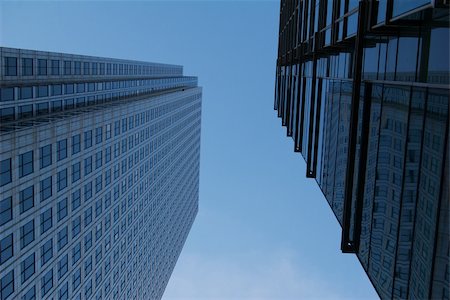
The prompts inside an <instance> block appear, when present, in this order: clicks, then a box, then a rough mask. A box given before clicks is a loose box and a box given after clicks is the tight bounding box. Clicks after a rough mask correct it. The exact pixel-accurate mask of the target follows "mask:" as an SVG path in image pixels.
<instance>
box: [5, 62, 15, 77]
mask: <svg viewBox="0 0 450 300" xmlns="http://www.w3.org/2000/svg"><path fill="white" fill-rule="evenodd" d="M5 75H6V76H17V58H16V57H5Z"/></svg>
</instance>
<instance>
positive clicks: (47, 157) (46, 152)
mask: <svg viewBox="0 0 450 300" xmlns="http://www.w3.org/2000/svg"><path fill="white" fill-rule="evenodd" d="M39 155H40V161H41V169H43V168H45V167H48V166H50V165H51V164H52V145H51V144H50V145H47V146H44V147H41V149H40V152H39Z"/></svg>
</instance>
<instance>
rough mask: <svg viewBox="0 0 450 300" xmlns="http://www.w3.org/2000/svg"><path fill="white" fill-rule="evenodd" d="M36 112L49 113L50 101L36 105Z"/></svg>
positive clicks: (39, 113)
mask: <svg viewBox="0 0 450 300" xmlns="http://www.w3.org/2000/svg"><path fill="white" fill-rule="evenodd" d="M36 114H37V115H38V116H39V115H45V114H48V102H44V103H38V104H37V105H36Z"/></svg>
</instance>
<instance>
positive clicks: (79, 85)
mask: <svg viewBox="0 0 450 300" xmlns="http://www.w3.org/2000/svg"><path fill="white" fill-rule="evenodd" d="M84 90H85V88H84V83H77V93H84Z"/></svg>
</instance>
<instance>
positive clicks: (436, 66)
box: [424, 28, 450, 84]
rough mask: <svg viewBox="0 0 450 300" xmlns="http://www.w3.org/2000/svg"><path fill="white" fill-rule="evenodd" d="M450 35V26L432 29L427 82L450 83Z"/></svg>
mask: <svg viewBox="0 0 450 300" xmlns="http://www.w3.org/2000/svg"><path fill="white" fill-rule="evenodd" d="M449 35H450V28H434V29H432V30H431V36H430V53H429V59H428V74H427V75H428V76H427V82H430V83H440V84H449V83H450V80H449V76H450V75H449V70H450V63H449V55H448V54H449V51H450V50H449ZM424 55H427V54H426V53H425V54H424Z"/></svg>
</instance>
